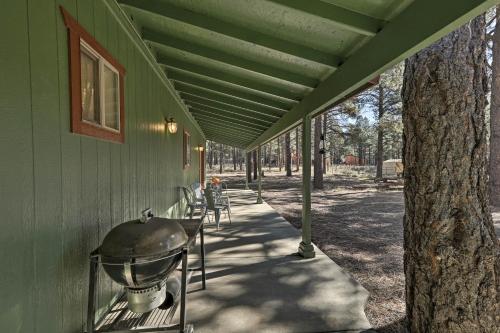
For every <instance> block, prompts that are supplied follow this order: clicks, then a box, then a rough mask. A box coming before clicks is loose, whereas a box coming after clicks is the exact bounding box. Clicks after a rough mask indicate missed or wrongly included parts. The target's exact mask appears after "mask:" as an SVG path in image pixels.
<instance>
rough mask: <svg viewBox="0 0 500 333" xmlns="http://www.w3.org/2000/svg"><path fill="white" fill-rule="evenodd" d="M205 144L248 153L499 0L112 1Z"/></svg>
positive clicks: (330, 104)
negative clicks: (145, 46)
mask: <svg viewBox="0 0 500 333" xmlns="http://www.w3.org/2000/svg"><path fill="white" fill-rule="evenodd" d="M118 2H119V3H120V4H121V6H122V8H123V10H124V11H125V13H126V14H127V16H128V17H129V18H130V19H131V21H132V22H133V24H134V26H135V28H136V29H137V31H138V33H139V34H140V35H141V36H142V38H143V40H144V41H145V42H146V43H147V44H148V46H149V47H150V49H151V50H152V51H153V53H154V54H155V55H156V59H157V62H158V64H159V65H160V66H162V68H163V69H164V70H165V72H166V75H167V77H168V78H169V79H170V80H171V81H172V82H173V85H174V87H175V89H176V90H177V92H178V93H179V95H180V97H181V98H182V100H183V101H184V103H185V104H186V106H187V107H188V108H189V110H190V111H191V113H192V114H193V116H194V117H195V119H196V120H197V121H198V123H199V125H200V127H201V129H202V130H203V132H204V133H205V135H206V137H207V139H209V140H214V141H218V142H221V143H224V144H231V145H235V146H239V147H243V148H246V149H253V148H255V147H256V146H257V145H258V144H261V143H264V142H266V141H268V140H270V139H272V138H274V137H276V136H277V135H279V134H281V133H283V132H284V131H286V130H289V129H291V128H292V127H294V126H296V125H297V124H299V123H300V122H301V119H302V118H303V116H304V115H306V114H311V115H314V114H316V113H319V112H321V111H324V110H325V109H327V108H328V107H330V106H332V105H334V104H336V103H339V102H340V101H341V100H343V99H345V98H346V97H348V96H350V95H353V94H354V93H355V92H356V91H358V90H359V89H361V88H363V87H366V85H367V84H369V82H370V80H371V79H373V78H374V77H376V76H377V75H379V74H380V73H381V72H383V71H384V70H385V69H387V68H388V67H390V66H392V65H393V64H395V63H397V62H399V61H401V60H403V59H404V58H406V57H408V56H409V55H411V54H412V53H414V52H416V51H418V50H419V49H421V48H423V47H425V46H427V45H429V44H431V43H432V42H434V41H435V40H437V39H438V38H440V37H442V36H444V35H445V34H446V33H448V32H450V31H452V30H453V29H455V28H457V27H459V26H460V25H461V24H464V23H465V22H467V21H468V20H470V19H471V18H473V17H474V16H476V15H478V14H480V13H481V12H483V11H485V10H486V9H488V8H489V7H491V6H493V5H495V4H496V3H498V2H500V0H440V1H435V0H358V1H351V0H314V1H303V0H204V1H196V0H118Z"/></svg>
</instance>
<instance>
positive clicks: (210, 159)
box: [208, 141, 214, 170]
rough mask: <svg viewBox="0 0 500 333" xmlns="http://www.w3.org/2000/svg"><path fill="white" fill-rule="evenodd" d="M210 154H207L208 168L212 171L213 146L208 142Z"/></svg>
mask: <svg viewBox="0 0 500 333" xmlns="http://www.w3.org/2000/svg"><path fill="white" fill-rule="evenodd" d="M209 147H210V153H209V154H208V166H209V167H210V170H212V167H213V164H214V145H213V143H212V141H210V145H209Z"/></svg>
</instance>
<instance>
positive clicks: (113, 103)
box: [103, 65, 120, 130]
mask: <svg viewBox="0 0 500 333" xmlns="http://www.w3.org/2000/svg"><path fill="white" fill-rule="evenodd" d="M103 79H104V80H103V81H104V82H103V84H104V110H105V111H104V115H105V120H104V126H106V127H109V128H113V129H115V130H119V129H120V110H119V100H118V74H117V73H115V72H114V71H112V70H111V69H110V68H109V67H108V66H106V65H104V69H103Z"/></svg>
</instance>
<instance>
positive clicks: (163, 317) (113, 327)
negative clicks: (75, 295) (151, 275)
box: [87, 219, 206, 333]
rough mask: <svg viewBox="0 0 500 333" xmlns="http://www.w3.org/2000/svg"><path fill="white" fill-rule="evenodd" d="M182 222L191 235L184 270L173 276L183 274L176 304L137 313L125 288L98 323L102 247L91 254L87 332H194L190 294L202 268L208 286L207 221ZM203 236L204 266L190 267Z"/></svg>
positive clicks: (202, 277) (202, 280) (183, 254)
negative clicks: (192, 253) (130, 306)
mask: <svg viewBox="0 0 500 333" xmlns="http://www.w3.org/2000/svg"><path fill="white" fill-rule="evenodd" d="M176 221H177V222H179V223H180V224H181V225H182V227H183V228H184V230H185V231H186V234H187V235H188V242H187V244H186V245H185V246H184V247H183V248H182V249H181V252H182V261H181V265H180V266H181V270H180V272H178V271H177V272H174V273H172V274H171V275H172V276H173V275H175V274H180V278H181V288H180V291H179V293H180V295H177V296H178V297H174V303H173V304H172V305H171V306H170V307H168V308H166V309H162V307H161V306H160V307H159V308H156V309H154V310H152V311H150V312H147V313H141V314H139V313H134V312H132V311H130V310H129V309H128V307H127V295H126V293H125V291H124V290H122V291H121V292H120V293H119V294H118V295H117V297H116V301H115V302H114V303H113V304H112V305H111V306H110V307H109V310H108V311H107V312H106V313H104V314H103V315H102V316H101V317H100V319H99V320H98V321H97V322H96V300H97V290H99V285H98V284H99V279H98V275H99V269H101V268H102V265H101V261H100V254H99V248H97V249H96V250H94V251H93V252H92V253H91V254H90V270H89V294H88V308H87V333H97V332H115V333H118V332H119V333H138V332H149V333H155V332H172V333H173V332H180V333H192V332H194V328H193V325H192V324H187V322H186V319H187V316H186V294H187V285H188V284H189V281H190V279H191V276H192V274H193V272H194V271H201V285H202V289H203V290H204V289H205V288H206V276H205V244H204V235H203V222H202V220H200V219H193V220H187V219H184V220H176ZM198 234H199V235H200V259H201V265H200V267H197V268H189V265H188V255H189V249H190V248H191V247H193V246H194V244H195V242H196V237H197V236H198ZM178 306H180V313H179V323H172V319H173V317H174V315H175V312H176V310H177V307H178Z"/></svg>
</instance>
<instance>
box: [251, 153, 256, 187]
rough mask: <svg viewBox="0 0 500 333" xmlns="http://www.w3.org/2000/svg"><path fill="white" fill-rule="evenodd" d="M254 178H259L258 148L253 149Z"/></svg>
mask: <svg viewBox="0 0 500 333" xmlns="http://www.w3.org/2000/svg"><path fill="white" fill-rule="evenodd" d="M252 156H253V179H254V180H255V179H257V150H254V151H253V154H252Z"/></svg>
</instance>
